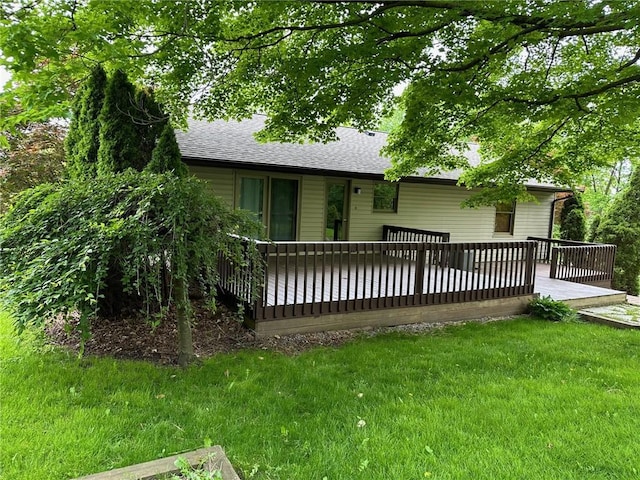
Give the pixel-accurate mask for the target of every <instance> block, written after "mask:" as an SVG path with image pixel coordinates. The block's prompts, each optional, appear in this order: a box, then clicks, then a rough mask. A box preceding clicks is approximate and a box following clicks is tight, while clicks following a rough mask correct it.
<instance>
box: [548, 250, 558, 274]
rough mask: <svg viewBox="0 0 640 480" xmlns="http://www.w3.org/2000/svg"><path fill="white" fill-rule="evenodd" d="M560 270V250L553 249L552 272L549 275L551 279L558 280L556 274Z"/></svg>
mask: <svg viewBox="0 0 640 480" xmlns="http://www.w3.org/2000/svg"><path fill="white" fill-rule="evenodd" d="M557 269H558V248H557V247H553V248H551V272H550V273H549V277H550V278H556V273H557Z"/></svg>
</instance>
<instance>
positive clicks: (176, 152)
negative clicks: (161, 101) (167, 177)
mask: <svg viewBox="0 0 640 480" xmlns="http://www.w3.org/2000/svg"><path fill="white" fill-rule="evenodd" d="M181 158H182V156H181V154H180V147H179V146H178V142H177V141H176V134H175V132H174V131H173V127H172V126H171V125H170V124H169V123H167V124H166V125H165V127H164V129H163V130H162V134H161V135H160V139H159V140H158V145H157V146H156V148H155V149H154V150H153V155H152V158H151V162H150V163H149V165H148V166H147V170H148V171H150V172H153V173H162V172H169V171H172V172H173V173H175V174H176V175H177V176H178V177H186V176H187V174H188V173H189V172H188V169H187V166H186V165H185V164H184V163H183V162H182V160H181Z"/></svg>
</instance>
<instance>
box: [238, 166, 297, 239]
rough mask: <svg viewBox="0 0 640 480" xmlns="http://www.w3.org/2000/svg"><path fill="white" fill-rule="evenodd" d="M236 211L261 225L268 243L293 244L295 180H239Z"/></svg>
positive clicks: (250, 178)
mask: <svg viewBox="0 0 640 480" xmlns="http://www.w3.org/2000/svg"><path fill="white" fill-rule="evenodd" d="M239 183H240V185H239V186H240V194H239V201H238V207H240V208H242V209H244V210H249V211H251V212H253V213H254V214H255V215H256V219H258V220H259V221H261V222H262V223H264V225H265V227H266V229H267V236H268V237H269V238H270V239H271V240H295V239H296V232H297V227H298V225H297V220H298V180H293V179H288V178H269V177H240V182H239Z"/></svg>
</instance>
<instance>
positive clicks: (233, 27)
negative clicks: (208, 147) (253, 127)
mask: <svg viewBox="0 0 640 480" xmlns="http://www.w3.org/2000/svg"><path fill="white" fill-rule="evenodd" d="M105 6H107V7H108V8H105ZM0 8H2V15H1V16H0V17H1V18H2V20H0V22H1V25H2V29H0V50H2V52H3V54H4V55H3V57H2V63H3V64H4V65H5V66H6V67H7V68H8V69H9V70H10V71H11V72H12V74H13V83H12V86H11V88H10V89H9V90H8V91H7V92H5V94H4V95H2V97H1V101H2V102H7V103H9V104H10V103H11V102H14V101H15V99H16V98H20V99H21V101H23V102H25V105H26V106H27V107H28V108H27V109H26V110H25V112H28V113H25V114H23V117H24V115H27V116H29V117H32V118H34V117H38V118H45V117H51V116H56V115H59V116H62V115H65V114H66V111H67V109H68V106H69V104H68V101H69V94H68V92H70V91H74V89H77V88H78V85H79V82H81V81H82V80H83V79H84V78H86V77H87V76H88V75H89V72H90V71H91V68H92V67H93V66H94V65H95V64H96V63H100V64H103V65H105V66H106V67H107V68H108V69H110V70H111V69H118V68H119V69H122V70H123V71H124V72H125V73H127V74H128V75H129V77H130V78H132V79H133V80H134V81H136V82H140V83H146V84H150V85H153V86H154V90H155V92H156V94H157V98H158V100H159V101H160V102H161V103H162V104H163V105H165V107H166V108H167V109H168V110H167V111H168V112H169V113H171V114H172V115H173V116H174V118H176V119H182V120H184V119H185V117H186V115H187V113H188V112H189V111H190V108H193V114H195V115H199V116H204V117H207V118H211V119H213V118H228V117H234V118H240V117H246V116H249V115H251V114H253V113H255V112H256V111H262V112H265V113H267V114H268V116H269V121H268V122H267V126H266V129H265V131H264V132H263V133H262V135H261V136H262V138H264V139H280V140H291V141H299V140H302V139H313V140H321V141H326V140H330V139H331V138H333V135H334V133H333V128H334V127H336V126H338V125H343V124H350V125H353V126H355V127H358V128H362V129H364V128H371V127H373V126H374V125H376V124H377V122H378V120H379V118H380V116H381V115H382V114H383V113H384V110H385V108H393V107H397V106H399V107H400V108H401V109H402V110H403V112H404V116H403V118H402V121H401V122H400V123H399V125H397V126H396V127H395V128H394V129H393V131H392V133H391V136H390V140H389V144H388V146H387V148H386V149H385V153H387V154H388V155H390V156H391V158H392V159H393V162H394V167H393V169H392V170H391V171H390V172H389V174H388V175H389V178H392V179H395V178H398V177H399V176H402V175H407V174H410V173H412V172H414V171H416V169H417V168H420V167H427V171H432V170H434V169H439V168H453V167H460V166H462V167H465V165H464V163H465V160H464V158H463V156H462V155H459V154H456V153H455V152H456V151H457V152H458V153H459V152H461V151H462V150H464V148H465V145H466V141H467V140H468V139H469V138H470V137H473V138H478V139H479V140H480V142H481V145H482V153H483V155H484V156H485V159H486V160H487V162H486V163H485V164H483V165H480V166H476V167H473V168H467V170H468V172H467V174H466V175H465V176H464V178H463V180H464V182H465V183H466V184H467V185H469V186H477V185H483V186H494V185H495V186H498V187H500V188H499V189H495V188H492V189H486V190H484V191H483V194H482V195H480V196H476V197H475V202H482V203H494V202H495V201H496V200H497V198H496V197H501V198H505V197H508V198H512V197H514V196H519V197H521V198H523V197H526V193H525V190H524V188H523V186H522V184H523V183H524V182H525V181H526V180H527V179H530V178H535V179H538V180H540V181H554V182H557V183H560V184H563V185H567V186H573V185H574V184H575V183H576V182H577V179H578V178H579V177H580V175H579V174H580V173H582V172H584V171H587V170H589V169H591V168H593V167H597V166H601V165H611V164H612V163H613V162H614V161H617V160H619V159H622V158H633V157H637V156H638V149H639V148H640V137H639V130H640V128H639V123H638V122H639V120H638V119H639V118H640V101H639V98H640V65H639V60H640V4H639V3H638V2H637V1H636V0H603V1H599V2H594V1H591V0H576V1H572V2H554V1H548V2H546V1H545V2H539V1H534V0H504V1H500V2H498V1H496V2H491V1H489V2H487V1H479V0H478V1H475V0H469V1H456V0H452V1H448V2H441V1H436V0H424V1H420V2H416V1H394V2H391V1H388V2H385V1H380V2H371V1H363V2H340V1H312V2H300V1H294V2H242V1H241V2H238V1H215V2H191V1H186V0H183V1H151V0H121V1H117V2H116V1H113V2H78V1H75V0H49V1H45V2H37V3H33V2H31V1H29V0H21V1H16V2H10V3H5V4H3V5H2V7H0ZM398 85H406V88H405V90H404V93H403V94H402V95H401V97H400V98H399V99H395V98H394V93H393V92H394V89H395V88H396V87H397V86H398ZM19 120H20V119H19V118H17V119H16V118H13V119H4V120H3V121H4V122H5V123H7V124H12V123H13V122H16V121H19ZM456 148H457V150H452V149H456ZM452 152H453V153H452Z"/></svg>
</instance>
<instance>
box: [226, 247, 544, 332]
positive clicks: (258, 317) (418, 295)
mask: <svg viewBox="0 0 640 480" xmlns="http://www.w3.org/2000/svg"><path fill="white" fill-rule="evenodd" d="M254 245H255V248H257V249H258V250H259V252H260V253H261V255H262V256H263V258H264V259H265V260H264V261H265V265H266V268H265V271H264V282H263V285H262V288H260V289H259V292H257V293H258V294H257V295H255V296H254V297H256V299H255V301H253V302H251V301H250V298H251V291H250V290H248V289H247V287H243V286H241V285H237V282H240V283H242V282H243V281H244V280H243V278H240V277H233V275H227V274H226V273H225V272H226V271H227V270H225V268H224V265H223V264H221V273H220V278H221V282H220V288H221V290H223V292H224V293H227V294H232V295H234V296H235V297H236V299H237V300H238V301H241V302H244V303H246V306H247V307H248V309H249V312H250V315H251V316H252V317H253V319H254V320H255V321H268V320H274V319H281V318H290V317H297V316H317V315H326V314H335V313H345V312H352V311H363V310H375V309H383V308H396V307H406V306H420V305H436V304H443V303H460V302H469V301H477V300H488V299H495V298H505V297H513V296H520V295H530V294H532V293H533V289H534V277H535V250H536V245H537V244H536V242H530V241H524V242H498V243H418V242H312V243H306V242H277V243H265V242H256V243H254ZM414 258H415V260H414ZM244 275H251V274H250V273H245V274H244ZM234 292H237V293H234Z"/></svg>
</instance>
